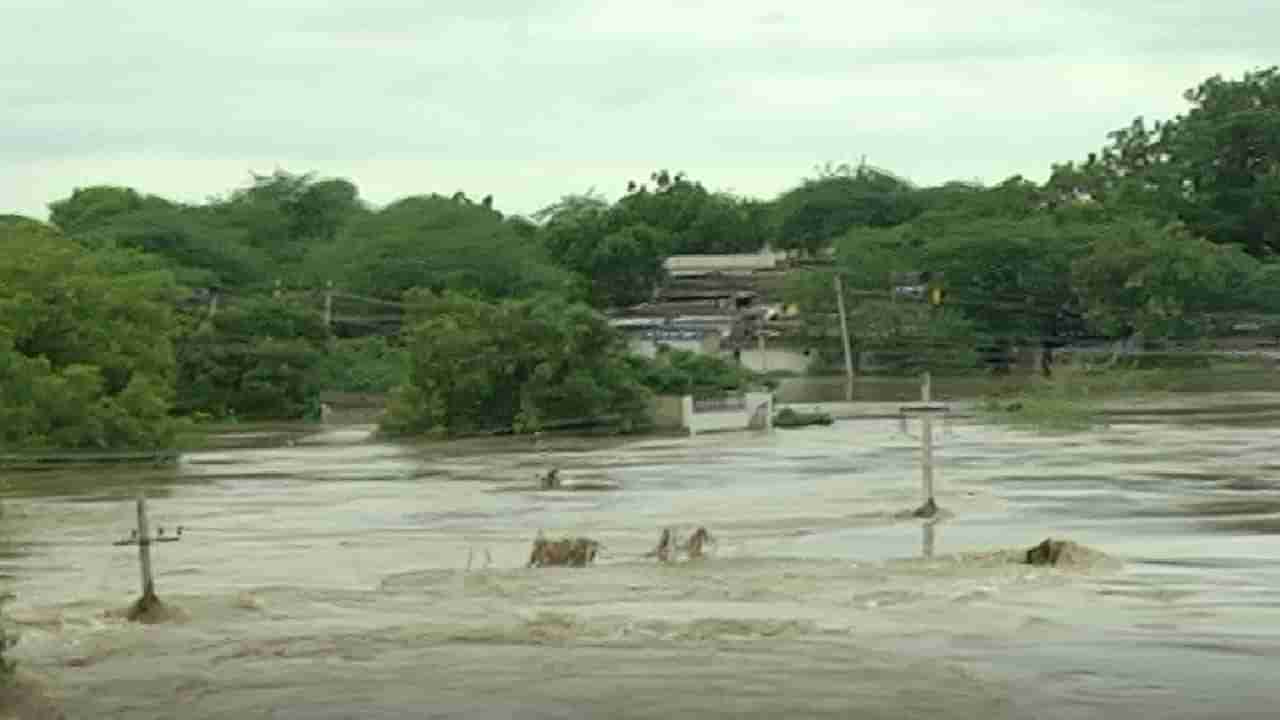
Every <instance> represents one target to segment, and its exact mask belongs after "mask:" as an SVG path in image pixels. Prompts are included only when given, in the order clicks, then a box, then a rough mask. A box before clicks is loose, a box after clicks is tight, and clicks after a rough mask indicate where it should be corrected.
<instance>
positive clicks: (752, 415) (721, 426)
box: [683, 393, 773, 435]
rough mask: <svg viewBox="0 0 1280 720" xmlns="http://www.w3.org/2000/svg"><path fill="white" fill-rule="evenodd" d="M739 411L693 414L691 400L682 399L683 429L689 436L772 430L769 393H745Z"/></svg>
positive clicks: (771, 405)
mask: <svg viewBox="0 0 1280 720" xmlns="http://www.w3.org/2000/svg"><path fill="white" fill-rule="evenodd" d="M744 399H745V400H746V402H745V403H744V405H743V407H742V408H741V409H737V410H717V411H712V412H694V411H693V398H692V397H688V396H686V397H685V398H683V401H684V406H685V410H686V413H687V414H686V415H685V427H686V428H687V429H688V431H689V434H690V435H698V434H701V433H708V432H735V431H736V432H741V431H743V430H770V429H772V428H773V395H772V394H771V393H746V395H745V396H744Z"/></svg>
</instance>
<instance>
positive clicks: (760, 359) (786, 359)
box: [722, 345, 813, 373]
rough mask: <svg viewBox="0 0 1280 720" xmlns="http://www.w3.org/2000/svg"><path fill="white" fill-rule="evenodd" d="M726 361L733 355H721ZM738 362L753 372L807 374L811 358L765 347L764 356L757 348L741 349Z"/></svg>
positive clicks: (796, 352) (785, 349) (794, 351)
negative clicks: (780, 371)
mask: <svg viewBox="0 0 1280 720" xmlns="http://www.w3.org/2000/svg"><path fill="white" fill-rule="evenodd" d="M722 355H723V356H724V357H725V359H727V360H733V353H732V352H728V353H722ZM738 362H740V363H742V367H744V368H746V369H748V370H752V371H755V372H766V371H769V370H789V371H791V372H796V373H804V372H808V370H809V365H810V363H812V362H813V357H812V356H810V355H805V354H804V353H803V352H801V351H799V350H793V349H791V348H777V349H774V348H770V347H768V346H767V345H766V347H765V353H764V355H761V354H760V350H759V349H757V348H751V349H747V348H743V349H742V350H741V351H739V353H738Z"/></svg>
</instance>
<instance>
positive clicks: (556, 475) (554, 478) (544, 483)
mask: <svg viewBox="0 0 1280 720" xmlns="http://www.w3.org/2000/svg"><path fill="white" fill-rule="evenodd" d="M538 487H540V488H542V489H543V490H559V489H560V468H551V469H550V470H548V471H547V474H546V475H543V476H542V477H541V478H539V479H538Z"/></svg>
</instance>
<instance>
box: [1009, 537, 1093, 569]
mask: <svg viewBox="0 0 1280 720" xmlns="http://www.w3.org/2000/svg"><path fill="white" fill-rule="evenodd" d="M1104 557H1106V556H1105V555H1103V554H1102V553H1100V552H1098V551H1097V550H1093V549H1091V548H1087V547H1085V546H1083V545H1080V544H1078V543H1075V542H1072V541H1070V540H1054V539H1053V538H1045V539H1044V541H1043V542H1041V543H1040V544H1039V545H1036V546H1035V547H1033V548H1031V549H1030V550H1027V552H1026V555H1025V560H1024V562H1025V563H1026V564H1027V565H1049V566H1054V567H1057V566H1070V567H1080V566H1087V565H1092V564H1094V563H1096V562H1097V561H1099V560H1101V559H1103V558H1104Z"/></svg>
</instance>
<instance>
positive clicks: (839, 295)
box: [835, 274, 853, 402]
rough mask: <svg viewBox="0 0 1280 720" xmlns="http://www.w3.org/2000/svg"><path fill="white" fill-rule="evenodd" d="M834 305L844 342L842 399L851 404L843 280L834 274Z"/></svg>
mask: <svg viewBox="0 0 1280 720" xmlns="http://www.w3.org/2000/svg"><path fill="white" fill-rule="evenodd" d="M835 282H836V305H837V306H838V307H839V308H840V339H841V340H843V341H844V376H845V381H844V399H845V401H847V402H853V351H852V350H850V348H849V319H848V316H846V315H845V312H844V279H843V278H841V277H840V275H839V274H836V279H835Z"/></svg>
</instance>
